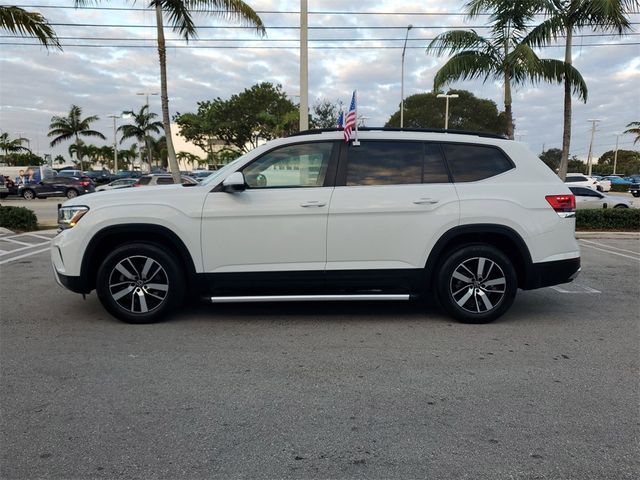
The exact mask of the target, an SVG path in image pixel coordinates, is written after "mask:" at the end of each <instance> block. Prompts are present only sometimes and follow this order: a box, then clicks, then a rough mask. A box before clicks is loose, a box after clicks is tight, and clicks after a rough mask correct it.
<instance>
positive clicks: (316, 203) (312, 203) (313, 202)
mask: <svg viewBox="0 0 640 480" xmlns="http://www.w3.org/2000/svg"><path fill="white" fill-rule="evenodd" d="M325 205H326V202H320V201H318V200H309V201H308V202H304V203H301V204H300V206H301V207H304V208H309V207H324V206H325Z"/></svg>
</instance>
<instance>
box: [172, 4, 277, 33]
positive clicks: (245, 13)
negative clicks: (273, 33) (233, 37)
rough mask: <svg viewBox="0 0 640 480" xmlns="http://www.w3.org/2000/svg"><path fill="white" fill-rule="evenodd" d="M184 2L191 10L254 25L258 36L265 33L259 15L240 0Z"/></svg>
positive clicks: (250, 25) (249, 25)
mask: <svg viewBox="0 0 640 480" xmlns="http://www.w3.org/2000/svg"><path fill="white" fill-rule="evenodd" d="M184 3H185V4H186V5H187V8H189V9H191V10H202V11H204V12H205V13H210V14H214V15H217V16H220V17H222V18H225V19H227V20H231V21H234V22H240V23H241V24H242V25H245V26H248V27H255V29H256V33H258V34H259V35H260V36H264V35H265V34H266V28H265V25H264V23H263V22H262V19H261V18H260V16H259V15H258V14H257V13H256V12H255V10H253V8H251V7H250V6H249V5H248V4H247V3H245V2H243V1H241V0H184Z"/></svg>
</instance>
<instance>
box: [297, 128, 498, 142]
mask: <svg viewBox="0 0 640 480" xmlns="http://www.w3.org/2000/svg"><path fill="white" fill-rule="evenodd" d="M358 130H359V131H361V132H418V133H451V134H455V135H473V136H476V137H485V138H499V139H501V140H507V137H506V136H504V135H498V134H496V133H487V132H474V131H473V130H445V129H444V128H397V127H358ZM340 131H342V129H341V128H316V129H311V130H304V131H302V132H298V133H293V134H291V135H289V136H290V137H297V136H299V135H315V134H318V133H324V132H340Z"/></svg>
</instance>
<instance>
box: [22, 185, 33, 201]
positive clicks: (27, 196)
mask: <svg viewBox="0 0 640 480" xmlns="http://www.w3.org/2000/svg"><path fill="white" fill-rule="evenodd" d="M22 198H24V199H25V200H33V199H34V198H36V192H34V191H33V190H31V189H30V188H27V189H25V190H23V191H22Z"/></svg>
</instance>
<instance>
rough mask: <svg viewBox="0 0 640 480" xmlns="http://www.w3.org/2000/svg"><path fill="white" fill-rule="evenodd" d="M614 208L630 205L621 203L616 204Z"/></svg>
mask: <svg viewBox="0 0 640 480" xmlns="http://www.w3.org/2000/svg"><path fill="white" fill-rule="evenodd" d="M613 208H629V207H628V206H626V205H625V204H624V203H620V204H618V205H616V206H615V207H613Z"/></svg>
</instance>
